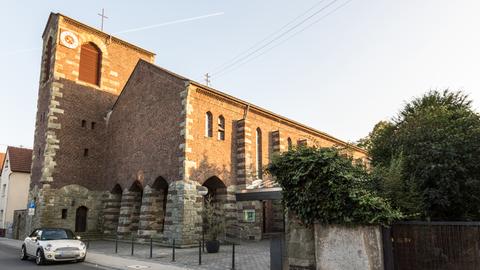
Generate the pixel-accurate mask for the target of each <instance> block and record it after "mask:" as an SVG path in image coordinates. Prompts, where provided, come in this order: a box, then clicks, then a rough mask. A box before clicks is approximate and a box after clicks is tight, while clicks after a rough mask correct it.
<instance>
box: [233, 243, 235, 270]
mask: <svg viewBox="0 0 480 270" xmlns="http://www.w3.org/2000/svg"><path fill="white" fill-rule="evenodd" d="M232 270H235V243H233V244H232Z"/></svg>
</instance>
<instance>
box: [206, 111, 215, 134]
mask: <svg viewBox="0 0 480 270" xmlns="http://www.w3.org/2000/svg"><path fill="white" fill-rule="evenodd" d="M212 124H213V116H212V113H211V112H207V113H206V114H205V137H213V127H212Z"/></svg>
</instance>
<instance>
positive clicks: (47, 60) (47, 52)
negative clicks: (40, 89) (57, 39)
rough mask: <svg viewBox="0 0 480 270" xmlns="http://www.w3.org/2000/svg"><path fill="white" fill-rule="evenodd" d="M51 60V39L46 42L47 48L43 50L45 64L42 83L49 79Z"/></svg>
mask: <svg viewBox="0 0 480 270" xmlns="http://www.w3.org/2000/svg"><path fill="white" fill-rule="evenodd" d="M51 60H52V38H51V37H50V38H49V39H48V41H47V47H46V48H45V64H44V65H43V82H46V81H48V79H50V61H51Z"/></svg>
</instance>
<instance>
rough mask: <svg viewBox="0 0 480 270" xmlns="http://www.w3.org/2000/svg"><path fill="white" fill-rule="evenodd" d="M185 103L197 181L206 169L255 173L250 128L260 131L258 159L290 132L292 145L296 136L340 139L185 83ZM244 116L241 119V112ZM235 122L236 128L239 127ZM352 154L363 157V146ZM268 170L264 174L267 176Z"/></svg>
mask: <svg viewBox="0 0 480 270" xmlns="http://www.w3.org/2000/svg"><path fill="white" fill-rule="evenodd" d="M189 102H190V104H191V105H192V110H193V112H194V113H193V114H192V115H191V131H192V132H191V136H192V140H191V142H189V148H191V151H190V152H189V153H187V158H188V159H189V160H192V161H195V164H194V167H192V169H191V176H192V177H191V178H192V180H195V181H198V182H200V183H203V181H205V180H206V179H208V178H209V177H210V176H212V175H216V176H218V177H219V178H220V179H221V180H222V181H224V183H225V184H226V185H227V186H229V185H243V184H244V183H245V179H247V180H246V183H247V184H248V183H249V181H250V180H251V179H252V178H256V170H257V168H256V167H257V166H256V159H257V156H256V155H257V151H256V129H257V128H260V129H261V132H262V151H261V152H262V157H261V158H262V165H263V166H266V165H268V163H269V161H270V160H271V158H272V155H273V154H274V153H275V152H279V151H285V150H287V149H288V145H287V140H288V138H291V140H292V142H293V143H294V145H296V142H297V141H300V140H306V141H307V143H308V145H310V146H313V145H315V146H321V147H330V146H334V145H340V146H341V145H342V144H344V143H343V142H341V141H338V140H336V139H333V138H329V137H328V136H326V135H322V134H320V133H319V132H315V131H313V130H311V129H307V128H305V127H302V126H300V125H298V124H295V123H293V122H291V121H288V120H286V119H285V118H280V117H278V116H274V115H269V114H268V113H265V112H262V111H260V110H258V109H256V108H255V107H253V106H250V107H247V105H246V104H244V103H241V102H238V101H235V100H232V99H229V98H225V97H222V96H221V95H218V94H215V92H213V91H210V90H205V89H202V88H201V87H197V86H195V85H192V86H191V94H190V100H189ZM208 111H210V112H211V113H212V114H213V131H214V134H213V137H211V138H209V137H206V136H205V113H206V112H208ZM220 115H222V116H223V117H224V118H225V122H226V127H225V140H224V141H222V140H218V138H217V123H218V122H217V121H218V117H219V116H220ZM244 117H246V120H243V118H244ZM239 127H240V128H239ZM350 154H351V155H353V157H354V158H364V157H366V154H365V152H363V151H359V150H356V149H353V150H352V151H351V153H350ZM268 179H269V177H268V175H265V176H264V180H268Z"/></svg>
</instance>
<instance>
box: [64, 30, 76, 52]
mask: <svg viewBox="0 0 480 270" xmlns="http://www.w3.org/2000/svg"><path fill="white" fill-rule="evenodd" d="M60 42H61V43H62V45H64V46H65V47H67V48H70V49H75V48H77V47H78V37H77V36H76V35H75V34H74V33H72V32H70V31H62V33H61V34H60Z"/></svg>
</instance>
